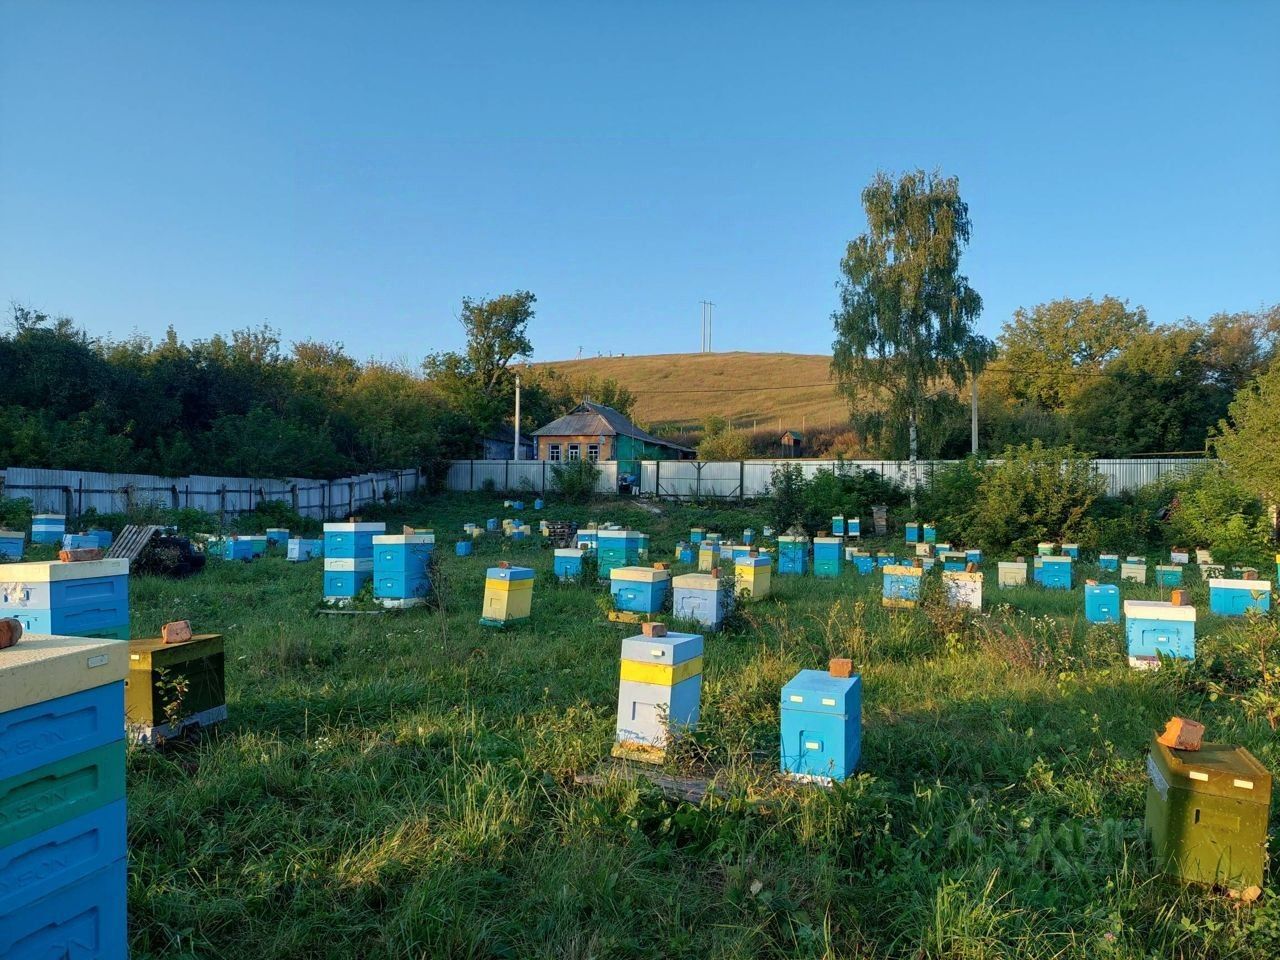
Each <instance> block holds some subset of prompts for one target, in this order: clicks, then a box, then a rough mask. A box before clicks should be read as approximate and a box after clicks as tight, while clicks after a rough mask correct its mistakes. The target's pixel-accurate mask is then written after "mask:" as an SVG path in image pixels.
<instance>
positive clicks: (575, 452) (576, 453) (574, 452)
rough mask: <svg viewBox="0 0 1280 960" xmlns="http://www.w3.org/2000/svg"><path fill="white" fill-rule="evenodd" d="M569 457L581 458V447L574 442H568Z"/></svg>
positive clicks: (572, 458) (573, 458) (571, 458)
mask: <svg viewBox="0 0 1280 960" xmlns="http://www.w3.org/2000/svg"><path fill="white" fill-rule="evenodd" d="M569 459H570V460H581V459H582V448H581V447H580V446H579V445H578V444H576V443H571V444H569Z"/></svg>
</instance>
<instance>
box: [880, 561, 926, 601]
mask: <svg viewBox="0 0 1280 960" xmlns="http://www.w3.org/2000/svg"><path fill="white" fill-rule="evenodd" d="M923 582H924V569H923V568H921V567H900V566H886V567H885V568H884V582H883V585H882V588H881V589H882V593H881V598H880V603H881V605H882V606H885V607H891V608H902V607H914V606H915V605H916V604H918V603H919V602H920V589H921V586H922V585H923Z"/></svg>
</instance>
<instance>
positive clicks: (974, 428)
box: [969, 374, 978, 457]
mask: <svg viewBox="0 0 1280 960" xmlns="http://www.w3.org/2000/svg"><path fill="white" fill-rule="evenodd" d="M969 384H970V390H969V398H970V405H969V418H970V419H969V452H970V453H972V454H973V455H974V456H975V457H976V456H977V455H978V378H977V377H975V376H973V375H972V374H970V376H969Z"/></svg>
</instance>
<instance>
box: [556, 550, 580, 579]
mask: <svg viewBox="0 0 1280 960" xmlns="http://www.w3.org/2000/svg"><path fill="white" fill-rule="evenodd" d="M585 554H586V551H585V550H583V549H582V548H580V547H557V548H556V555H555V560H554V561H553V562H552V571H553V572H554V573H555V575H556V577H557V579H560V580H578V579H580V578H581V577H582V558H583V556H584V555H585Z"/></svg>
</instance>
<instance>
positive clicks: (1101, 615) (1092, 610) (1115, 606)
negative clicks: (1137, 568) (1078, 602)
mask: <svg viewBox="0 0 1280 960" xmlns="http://www.w3.org/2000/svg"><path fill="white" fill-rule="evenodd" d="M1084 618H1085V620H1087V621H1088V622H1089V623H1119V622H1120V588H1119V587H1117V586H1116V585H1115V584H1114V583H1096V584H1094V583H1086V584H1085V587H1084Z"/></svg>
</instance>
